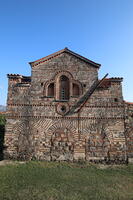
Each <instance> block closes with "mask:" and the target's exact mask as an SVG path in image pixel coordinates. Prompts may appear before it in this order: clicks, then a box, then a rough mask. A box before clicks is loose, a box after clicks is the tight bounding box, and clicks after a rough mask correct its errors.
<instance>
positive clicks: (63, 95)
mask: <svg viewBox="0 0 133 200" xmlns="http://www.w3.org/2000/svg"><path fill="white" fill-rule="evenodd" d="M68 99H69V79H68V78H67V77H66V76H64V75H62V76H61V77H60V100H68Z"/></svg>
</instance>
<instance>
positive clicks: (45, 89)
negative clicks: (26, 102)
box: [43, 79, 55, 96]
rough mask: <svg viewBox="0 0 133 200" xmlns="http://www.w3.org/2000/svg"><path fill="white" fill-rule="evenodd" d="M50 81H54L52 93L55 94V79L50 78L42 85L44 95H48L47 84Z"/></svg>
mask: <svg viewBox="0 0 133 200" xmlns="http://www.w3.org/2000/svg"><path fill="white" fill-rule="evenodd" d="M51 83H54V94H55V80H54V79H51V80H48V81H46V83H45V84H44V87H43V95H44V96H48V86H49V85H50V84H51Z"/></svg>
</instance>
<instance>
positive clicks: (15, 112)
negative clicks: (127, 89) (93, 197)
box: [5, 53, 133, 163]
mask: <svg viewBox="0 0 133 200" xmlns="http://www.w3.org/2000/svg"><path fill="white" fill-rule="evenodd" d="M61 75H65V76H67V77H68V79H69V84H70V85H69V86H70V98H69V100H68V101H61V100H60V99H59V92H60V91H59V90H60V85H59V84H60V83H59V81H58V79H59V77H60V76H61ZM8 78H9V88H8V101H7V104H8V115H7V125H6V134H5V146H6V149H5V158H14V159H38V160H66V161H73V160H78V159H83V160H87V161H93V162H117V163H121V162H126V161H127V158H128V157H130V159H131V158H133V153H132V148H133V145H132V142H131V138H132V131H131V128H132V125H131V124H132V122H133V120H132V119H133V118H132V114H131V113H132V111H131V110H132V109H133V108H132V106H131V105H130V106H129V105H128V104H126V106H125V102H124V101H123V96H122V85H121V81H122V79H120V78H110V79H106V80H104V82H103V83H102V85H100V86H99V87H98V88H97V89H96V90H95V91H94V93H93V94H92V95H91V97H90V98H89V99H88V101H87V102H86V103H85V105H84V106H83V107H82V108H81V109H80V111H79V112H78V113H74V114H73V115H69V114H68V115H64V114H63V111H62V110H61V108H62V106H64V107H65V109H66V111H69V110H70V109H71V108H72V106H74V105H75V103H76V102H77V101H78V100H79V99H80V98H81V96H82V95H84V93H85V92H86V91H87V90H88V89H89V88H90V87H91V86H92V85H93V83H94V82H95V81H97V80H98V68H96V67H94V66H93V65H91V64H89V63H86V62H84V61H83V60H81V59H79V58H77V57H75V56H73V55H71V54H69V53H62V54H60V55H58V56H56V57H53V58H52V59H49V60H48V61H46V62H43V63H39V64H37V65H35V66H34V65H32V77H31V81H30V78H29V77H23V76H20V75H9V76H8ZM50 83H54V97H49V96H47V88H48V85H49V84H50ZM73 83H75V84H77V85H78V86H79V92H80V95H79V96H77V97H74V96H73V91H72V84H73ZM125 119H126V120H125ZM127 130H128V131H127Z"/></svg>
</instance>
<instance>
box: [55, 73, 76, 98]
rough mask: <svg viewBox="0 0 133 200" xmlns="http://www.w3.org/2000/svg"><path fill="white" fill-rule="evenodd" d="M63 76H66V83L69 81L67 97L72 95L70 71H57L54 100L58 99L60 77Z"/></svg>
mask: <svg viewBox="0 0 133 200" xmlns="http://www.w3.org/2000/svg"><path fill="white" fill-rule="evenodd" d="M62 76H65V77H67V78H68V83H69V91H68V92H69V97H70V96H72V80H73V76H72V74H71V73H70V72H68V71H59V72H58V73H57V74H56V75H55V83H56V100H59V99H60V89H61V83H60V77H62Z"/></svg>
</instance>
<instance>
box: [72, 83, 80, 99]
mask: <svg viewBox="0 0 133 200" xmlns="http://www.w3.org/2000/svg"><path fill="white" fill-rule="evenodd" d="M72 84H75V85H77V86H78V87H79V96H80V95H82V94H83V87H82V85H81V83H80V82H79V81H78V80H72ZM72 96H74V91H72Z"/></svg>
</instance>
